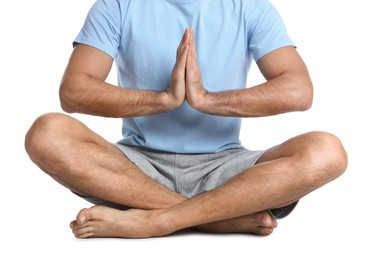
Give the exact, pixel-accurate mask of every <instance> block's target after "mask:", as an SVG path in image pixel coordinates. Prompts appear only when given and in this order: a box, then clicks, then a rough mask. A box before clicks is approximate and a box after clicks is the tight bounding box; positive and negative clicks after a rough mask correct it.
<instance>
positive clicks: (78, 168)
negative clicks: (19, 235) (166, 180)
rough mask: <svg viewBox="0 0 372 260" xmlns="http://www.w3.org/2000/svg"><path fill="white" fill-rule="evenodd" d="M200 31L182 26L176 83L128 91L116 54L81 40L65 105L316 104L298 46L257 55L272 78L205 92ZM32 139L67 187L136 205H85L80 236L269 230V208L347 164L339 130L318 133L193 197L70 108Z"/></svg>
mask: <svg viewBox="0 0 372 260" xmlns="http://www.w3.org/2000/svg"><path fill="white" fill-rule="evenodd" d="M193 37H194V36H193V33H192V30H190V29H188V30H186V31H185V34H184V36H183V38H182V40H181V42H180V45H179V47H178V50H177V56H176V57H177V58H176V64H175V66H174V69H173V72H172V79H171V83H170V86H169V88H168V89H167V90H165V91H163V92H151V91H137V90H128V89H121V88H119V87H116V86H113V85H110V84H108V83H105V82H104V80H105V78H106V77H107V75H108V72H109V70H110V68H111V65H112V60H111V58H110V57H109V56H108V55H106V54H104V53H102V52H100V51H98V50H96V49H94V48H91V47H88V46H84V45H78V46H77V47H76V48H75V50H74V52H73V54H72V56H71V59H70V62H69V65H68V67H67V69H66V72H65V75H64V78H63V80H62V83H61V90H60V96H61V104H62V107H63V108H64V109H65V110H66V111H68V112H81V113H87V114H92V115H99V116H106V117H129V116H140V115H150V114H156V113H161V112H165V111H169V110H172V109H175V108H176V107H178V106H180V105H181V104H182V103H183V102H184V101H187V102H189V104H190V105H191V106H193V107H194V108H195V109H198V110H200V111H201V112H203V113H208V114H215V115H222V116H241V117H252V116H267V115H274V114H278V113H284V112H289V111H298V110H305V109H307V108H308V107H309V106H310V105H311V100H312V85H311V81H310V79H309V75H308V73H307V70H306V67H305V65H304V64H303V62H302V60H301V58H300V57H299V55H298V54H297V52H296V51H295V49H293V48H291V47H285V48H281V49H279V50H277V51H274V52H272V53H269V54H267V55H265V56H264V57H263V58H261V59H260V60H259V61H258V66H259V67H260V69H261V71H262V73H263V75H264V76H265V77H266V79H267V82H266V83H264V84H261V85H259V86H255V87H253V88H249V89H244V90H235V91H226V92H219V93H208V92H207V91H206V90H205V89H204V87H203V84H202V78H201V74H200V71H199V68H198V65H197V57H196V48H195V44H194V38H193ZM272 64H275V66H272ZM87 88H89V91H86V89H87ZM102 88H105V91H104V94H102ZM97 104H99V105H97ZM247 104H249V106H247ZM25 143H26V144H25V145H26V150H27V152H28V154H29V155H30V158H31V159H32V160H33V161H34V162H35V163H36V164H37V165H38V166H39V167H40V168H41V169H42V170H43V171H45V172H46V173H48V174H49V175H50V176H51V177H53V178H54V179H55V180H57V181H58V182H59V183H61V184H62V185H64V186H65V187H67V188H69V189H71V190H72V191H74V192H76V193H79V194H81V195H85V196H93V197H97V198H101V199H105V200H108V201H112V202H115V203H118V204H121V205H126V206H129V207H131V208H133V209H130V210H127V211H120V210H116V209H112V208H107V207H103V206H95V207H93V208H91V209H83V210H81V211H80V212H79V214H78V215H77V217H76V219H75V220H74V221H72V222H71V229H72V230H73V233H74V234H75V236H76V237H78V238H88V237H130V238H140V237H154V236H164V235H168V234H171V233H173V232H176V231H178V230H183V229H186V228H190V227H195V228H198V229H199V230H203V231H205V232H216V233H236V232H238V233H239V232H240V233H254V234H258V235H269V234H271V233H272V232H273V230H274V228H276V227H277V221H276V220H273V219H271V217H270V216H269V215H268V214H267V213H266V210H267V209H270V208H276V207H282V206H285V205H289V204H290V203H292V202H294V201H297V200H299V199H300V198H302V197H303V196H305V195H306V194H308V193H310V192H311V191H313V190H315V189H317V188H319V187H321V186H323V185H324V184H326V183H328V182H330V181H332V180H334V179H335V178H337V177H338V176H340V175H341V174H342V173H343V172H344V171H345V169H346V167H347V155H346V153H345V151H344V149H343V147H342V144H341V143H340V141H339V140H338V139H337V137H335V136H333V135H331V134H328V133H325V132H311V133H307V134H303V135H300V136H297V137H294V138H292V139H290V140H288V141H286V142H284V143H282V144H280V145H278V146H276V147H274V148H272V149H271V150H269V151H267V152H266V153H265V154H264V155H263V156H262V157H261V158H260V160H259V161H258V162H257V164H256V165H255V166H254V167H252V168H250V169H247V170H246V171H244V172H242V173H241V174H240V175H239V176H237V177H236V178H234V179H232V180H231V181H230V182H228V183H227V184H226V185H224V186H222V187H219V188H217V189H215V190H213V191H210V192H207V193H204V194H201V195H199V196H196V197H194V198H191V199H186V198H184V197H183V196H181V195H180V194H178V193H175V192H173V191H171V190H169V189H167V188H165V187H164V186H162V185H160V184H158V183H156V182H155V181H153V180H151V179H150V178H148V177H147V176H146V175H145V174H144V173H142V172H141V171H140V170H139V169H138V168H137V167H136V166H135V165H134V164H133V163H131V162H130V161H129V160H128V159H127V158H126V157H125V156H124V155H123V154H122V153H121V151H119V150H118V149H117V148H116V147H115V146H114V145H112V144H110V143H109V142H107V141H106V140H104V139H103V138H102V137H100V136H99V135H97V134H96V133H94V132H93V131H91V130H90V129H88V128H87V127H86V126H85V125H84V124H82V123H81V122H79V121H77V120H75V119H73V118H72V117H69V116H67V115H63V114H46V115H44V116H41V117H40V118H38V119H37V120H36V121H35V123H34V124H33V126H32V127H31V129H30V130H29V132H28V133H27V135H26V142H25ZM66 151H68V153H66Z"/></svg>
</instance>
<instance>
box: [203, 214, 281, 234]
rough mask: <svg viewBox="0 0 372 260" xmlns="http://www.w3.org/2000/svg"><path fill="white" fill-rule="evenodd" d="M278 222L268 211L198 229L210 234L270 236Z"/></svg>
mask: <svg viewBox="0 0 372 260" xmlns="http://www.w3.org/2000/svg"><path fill="white" fill-rule="evenodd" d="M277 226H278V222H277V221H276V220H275V219H273V218H271V216H270V215H269V214H268V213H267V212H266V211H261V212H258V213H255V214H252V215H248V216H243V217H239V218H234V219H229V220H224V221H219V222H215V223H210V224H206V225H202V226H199V227H198V229H199V230H201V231H205V232H209V233H245V234H256V235H260V236H268V235H270V234H271V233H272V232H273V231H274V228H276V227H277Z"/></svg>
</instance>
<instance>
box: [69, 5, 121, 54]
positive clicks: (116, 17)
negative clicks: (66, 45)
mask: <svg viewBox="0 0 372 260" xmlns="http://www.w3.org/2000/svg"><path fill="white" fill-rule="evenodd" d="M120 21H121V13H120V4H119V1H117V0H97V1H96V2H95V3H94V4H93V6H92V7H91V9H90V10H89V12H88V15H87V17H86V19H85V22H84V25H83V27H82V29H81V30H80V32H79V34H78V36H77V37H76V38H75V40H74V42H73V47H75V46H76V45H77V44H79V43H83V44H87V45H89V46H92V47H94V48H97V49H99V50H101V51H103V52H105V53H107V54H108V55H110V56H111V57H112V58H113V59H115V57H116V55H117V52H118V47H119V45H120V36H121V35H120V34H121V29H120V28H121V22H120Z"/></svg>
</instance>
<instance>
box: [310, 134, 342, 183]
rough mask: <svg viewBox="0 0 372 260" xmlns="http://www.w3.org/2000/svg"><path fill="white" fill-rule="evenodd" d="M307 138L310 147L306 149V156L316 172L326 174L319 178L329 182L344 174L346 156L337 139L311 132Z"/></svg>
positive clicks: (331, 135)
mask: <svg viewBox="0 0 372 260" xmlns="http://www.w3.org/2000/svg"><path fill="white" fill-rule="evenodd" d="M309 138H310V141H309V144H311V145H309V146H308V149H306V150H307V152H308V153H307V156H309V158H311V163H312V164H313V166H314V167H315V169H316V170H315V171H316V172H319V173H326V174H322V176H319V177H320V178H327V180H328V181H330V180H333V179H336V178H337V177H339V176H340V175H341V174H342V173H344V172H345V170H346V168H347V165H348V156H347V153H346V151H345V149H344V147H343V145H342V143H341V141H340V139H339V138H338V137H336V136H335V135H333V134H330V133H327V132H313V133H310V134H309ZM317 170H318V171H317ZM315 175H316V174H315ZM324 175H325V176H324Z"/></svg>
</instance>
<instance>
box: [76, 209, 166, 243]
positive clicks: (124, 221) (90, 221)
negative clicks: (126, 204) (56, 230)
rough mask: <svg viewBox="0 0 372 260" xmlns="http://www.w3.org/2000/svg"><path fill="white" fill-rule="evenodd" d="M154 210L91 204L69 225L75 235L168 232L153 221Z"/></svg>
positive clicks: (127, 235)
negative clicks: (122, 208) (119, 208)
mask: <svg viewBox="0 0 372 260" xmlns="http://www.w3.org/2000/svg"><path fill="white" fill-rule="evenodd" d="M154 213H155V210H151V211H149V210H137V209H129V210H125V211H121V210H117V209H113V208H109V207H105V206H93V207H92V208H90V209H82V210H81V211H80V212H79V213H78V215H77V217H76V220H74V221H72V222H71V224H70V227H71V229H72V232H73V233H74V235H75V237H77V238H89V237H122V238H145V237H156V236H164V235H167V234H169V233H170V232H169V233H168V231H166V230H164V229H163V228H162V226H161V225H160V224H157V223H155V222H154V219H156V218H154V215H153V214H154Z"/></svg>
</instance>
